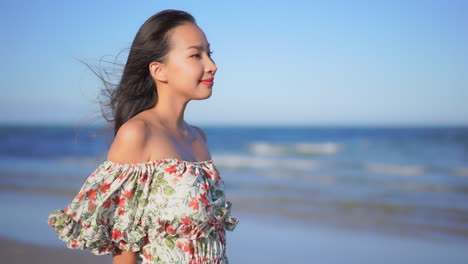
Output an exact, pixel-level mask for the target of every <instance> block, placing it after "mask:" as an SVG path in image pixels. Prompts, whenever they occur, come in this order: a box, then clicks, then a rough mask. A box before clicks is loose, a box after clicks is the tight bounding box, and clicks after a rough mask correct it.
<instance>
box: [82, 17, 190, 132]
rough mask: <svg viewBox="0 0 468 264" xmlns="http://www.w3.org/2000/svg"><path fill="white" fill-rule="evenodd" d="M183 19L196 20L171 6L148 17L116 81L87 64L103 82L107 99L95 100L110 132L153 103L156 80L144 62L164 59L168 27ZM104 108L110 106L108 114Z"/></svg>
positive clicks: (183, 21)
mask: <svg viewBox="0 0 468 264" xmlns="http://www.w3.org/2000/svg"><path fill="white" fill-rule="evenodd" d="M185 23H193V24H196V20H195V18H194V17H193V16H192V15H191V14H189V13H187V12H185V11H181V10H174V9H166V10H163V11H160V12H159V13H157V14H155V15H153V16H151V17H150V18H148V20H146V21H145V23H143V25H142V26H141V27H140V29H139V30H138V33H137V34H136V36H135V39H134V40H133V43H132V45H131V47H130V52H129V55H128V58H127V62H126V63H125V67H124V69H123V73H122V76H121V78H120V81H119V82H118V84H112V82H110V81H106V80H105V78H104V77H103V76H102V74H99V73H96V71H94V70H93V69H92V68H91V70H92V71H93V72H94V73H95V74H96V75H97V76H98V77H99V78H100V79H101V80H102V81H103V83H104V86H105V88H104V90H102V91H101V95H104V96H105V97H107V99H108V101H107V102H105V101H104V102H103V101H101V100H99V103H100V105H101V113H102V115H103V117H104V119H106V120H107V121H108V122H109V123H111V127H112V123H113V135H114V136H115V135H116V134H117V131H118V130H119V128H120V127H121V126H122V125H123V124H124V123H125V122H126V121H128V120H129V119H131V118H132V117H133V116H135V115H136V114H138V113H140V112H142V111H144V110H147V109H149V108H152V107H153V106H154V105H155V104H156V103H157V99H158V95H157V90H156V84H155V83H154V80H153V78H152V76H151V74H150V72H149V68H148V66H149V64H150V63H151V62H154V61H158V62H163V63H164V62H165V61H166V55H167V53H168V52H169V50H170V37H171V33H172V31H171V29H173V28H175V27H176V26H178V25H182V24H185ZM114 64H115V63H114ZM88 67H89V66H88ZM106 75H107V73H106ZM106 110H110V115H111V116H110V117H108V115H109V113H107V112H106Z"/></svg>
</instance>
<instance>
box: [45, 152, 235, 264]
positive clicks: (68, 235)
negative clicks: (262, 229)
mask: <svg viewBox="0 0 468 264" xmlns="http://www.w3.org/2000/svg"><path fill="white" fill-rule="evenodd" d="M231 205H232V203H231V202H230V201H228V200H226V198H225V194H224V181H223V179H222V178H221V177H220V174H219V171H218V169H217V168H216V166H215V165H214V163H213V160H207V161H196V162H191V161H184V160H179V159H175V158H167V159H160V160H155V161H148V162H142V163H118V162H113V161H108V160H106V161H104V162H103V163H101V164H100V165H99V167H98V168H97V169H96V170H95V171H94V172H93V173H92V174H91V175H89V177H88V178H87V180H86V182H85V183H84V184H83V186H82V187H81V190H80V191H79V193H78V194H77V196H76V197H75V198H74V199H73V201H72V202H71V203H70V204H69V205H68V206H67V207H66V208H65V209H64V210H55V211H54V212H52V213H51V214H50V215H49V216H48V223H49V225H50V226H52V227H53V228H54V229H55V231H56V232H57V234H58V236H59V238H60V239H61V240H63V241H65V242H66V243H67V247H68V248H78V249H89V250H90V251H91V252H92V253H93V254H96V255H109V254H112V253H116V252H117V251H118V249H120V250H126V251H133V252H138V253H137V256H138V262H139V263H143V264H149V263H167V264H170V263H177V264H185V263H187V264H195V263H212V264H215V263H216V264H228V258H227V255H226V232H225V231H226V230H229V231H233V230H234V229H235V227H236V225H237V223H238V222H239V219H238V218H235V217H233V216H231V214H230V213H231Z"/></svg>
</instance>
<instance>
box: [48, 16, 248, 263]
mask: <svg viewBox="0 0 468 264" xmlns="http://www.w3.org/2000/svg"><path fill="white" fill-rule="evenodd" d="M216 71H217V67H216V65H215V63H214V61H213V60H212V58H211V51H210V45H209V43H208V41H207V39H206V36H205V34H204V33H203V31H202V30H201V29H200V28H199V27H198V26H197V24H196V21H195V19H194V18H193V16H191V15H190V14H189V13H187V12H184V11H181V10H172V9H169V10H164V11H161V12H159V13H157V14H155V15H153V16H152V17H150V18H149V19H148V20H147V21H146V22H145V23H144V24H143V25H142V26H141V28H140V29H139V31H138V33H137V34H136V37H135V39H134V41H133V43H132V46H131V49H130V53H129V56H128V59H127V62H126V64H125V68H124V71H123V75H122V77H121V80H120V82H119V84H118V85H117V86H116V88H115V89H112V90H108V91H109V98H110V104H109V105H110V106H111V109H112V115H113V119H112V120H111V121H112V122H113V124H114V136H115V137H114V140H113V142H112V145H111V147H110V149H109V151H108V155H107V159H106V160H105V161H104V162H103V163H101V164H100V165H99V167H98V168H96V170H95V171H94V172H93V173H92V174H91V175H89V177H88V178H87V179H86V181H85V183H84V184H83V186H82V188H81V189H80V191H79V192H78V194H77V195H76V197H75V198H74V199H73V201H72V202H71V203H70V204H69V205H68V206H67V207H66V208H65V209H63V210H56V211H54V212H52V213H51V214H50V215H49V217H48V220H49V225H50V226H52V227H53V228H54V229H55V231H56V232H57V234H58V235H59V238H60V239H62V240H63V241H65V242H66V243H67V246H68V247H69V248H79V249H89V250H90V251H91V252H92V253H94V254H96V255H104V254H112V256H113V263H115V264H130V263H131V264H134V263H137V262H142V263H190V264H194V263H219V264H221V263H222V264H227V263H228V258H227V255H226V233H225V231H226V230H229V231H233V230H234V228H235V227H236V225H237V223H238V221H239V219H237V218H235V217H233V216H231V214H230V211H231V202H230V201H228V200H226V198H225V194H224V181H223V179H222V178H221V176H220V174H219V171H218V170H217V168H216V166H215V165H214V162H213V159H212V158H211V154H210V152H209V150H208V148H207V140H208V139H207V136H206V134H205V133H204V131H203V130H202V129H201V128H199V127H197V126H192V125H190V124H188V123H187V122H185V121H184V112H185V108H186V106H187V104H188V102H189V101H190V100H203V99H207V98H209V97H210V96H211V94H212V89H213V88H212V87H213V80H214V76H215V73H216Z"/></svg>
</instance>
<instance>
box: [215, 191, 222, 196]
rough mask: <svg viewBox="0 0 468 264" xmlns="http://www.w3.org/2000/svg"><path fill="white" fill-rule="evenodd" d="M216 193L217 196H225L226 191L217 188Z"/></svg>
mask: <svg viewBox="0 0 468 264" xmlns="http://www.w3.org/2000/svg"><path fill="white" fill-rule="evenodd" d="M215 194H216V196H223V194H224V193H223V191H221V190H216V191H215Z"/></svg>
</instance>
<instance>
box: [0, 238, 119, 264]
mask: <svg viewBox="0 0 468 264" xmlns="http://www.w3.org/2000/svg"><path fill="white" fill-rule="evenodd" d="M0 252H1V253H0V255H1V256H2V263H32V262H34V263H36V264H50V263H69V264H74V263H76V264H78V263H81V264H83V263H94V264H104V263H112V257H111V256H110V255H109V256H94V255H92V254H89V252H85V251H80V250H66V249H63V248H58V247H47V246H39V245H35V244H29V243H24V242H18V241H15V240H11V239H8V238H4V237H0Z"/></svg>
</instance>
